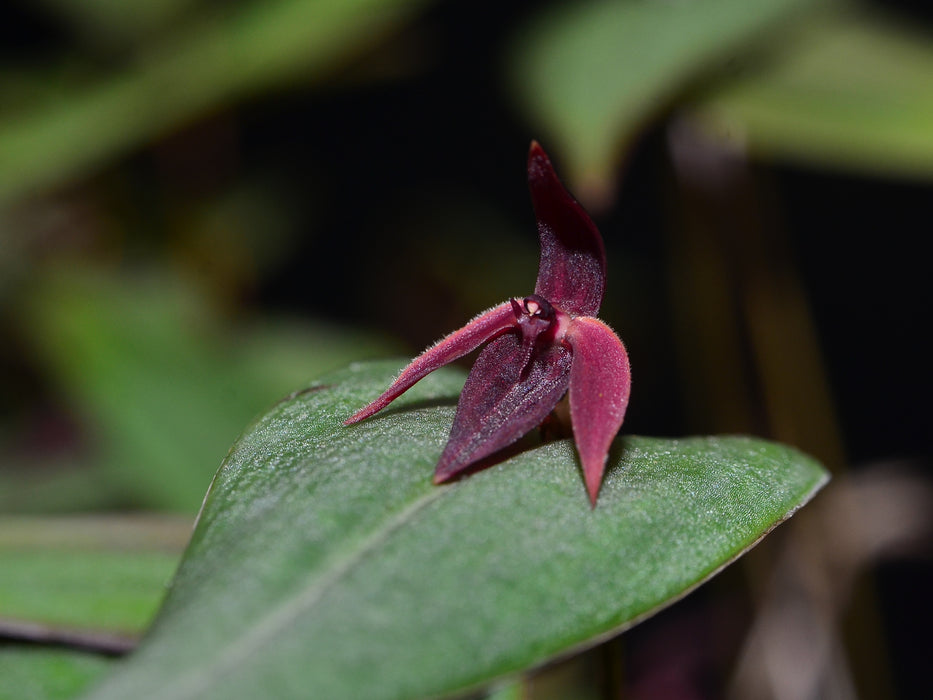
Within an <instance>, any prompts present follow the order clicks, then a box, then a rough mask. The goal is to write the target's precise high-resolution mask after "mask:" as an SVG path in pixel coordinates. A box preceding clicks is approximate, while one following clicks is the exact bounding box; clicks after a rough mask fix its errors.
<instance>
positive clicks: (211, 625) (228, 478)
mask: <svg viewBox="0 0 933 700" xmlns="http://www.w3.org/2000/svg"><path fill="white" fill-rule="evenodd" d="M397 369H398V364H387V363H379V364H366V365H354V366H351V367H350V368H349V369H347V370H344V371H340V372H337V373H334V374H331V375H329V376H326V377H324V378H323V379H322V380H321V381H320V382H318V383H316V384H314V385H312V386H311V387H309V388H307V389H306V390H304V391H302V392H298V393H297V394H295V395H294V396H293V397H291V398H289V399H287V400H285V401H282V402H281V403H279V404H278V405H277V406H275V407H274V408H273V410H272V411H270V412H269V413H268V414H267V415H265V416H264V417H263V418H261V419H260V420H259V421H258V422H257V423H255V424H254V425H253V426H252V427H251V428H250V429H249V430H248V431H247V432H246V433H245V434H244V435H243V437H242V438H241V439H240V440H239V441H238V442H237V443H236V444H235V445H234V446H233V448H232V450H231V451H230V453H229V455H228V457H227V459H226V461H225V463H224V465H223V467H222V468H221V469H220V470H219V471H218V473H217V475H216V476H215V478H214V481H213V483H212V485H211V488H210V490H209V492H208V495H207V498H206V500H205V504H204V507H203V509H202V512H201V515H200V519H199V522H198V525H197V528H196V530H195V533H194V535H193V538H192V542H191V544H190V546H189V549H188V551H187V552H186V555H185V558H184V561H183V563H182V565H181V567H180V569H179V573H178V575H177V577H176V578H175V580H174V582H173V584H172V587H171V592H170V594H169V596H168V598H167V600H166V603H165V605H164V606H163V608H162V611H161V613H160V615H159V617H158V618H157V620H156V622H155V624H154V626H153V628H152V630H151V631H150V633H149V635H147V637H146V638H145V639H144V641H143V643H142V644H141V646H140V648H139V649H138V650H137V652H136V653H135V654H134V655H133V656H131V657H130V659H129V660H128V661H127V662H126V664H125V665H123V666H121V668H120V669H119V670H118V671H117V672H116V673H115V674H114V675H113V676H112V677H110V678H108V679H107V680H106V681H105V682H104V683H103V684H102V686H101V687H99V688H98V689H97V692H95V693H94V694H93V695H92V696H91V697H93V698H97V699H98V700H102V699H104V698H120V699H121V700H123V699H124V698H126V697H133V698H135V699H138V700H143V699H154V698H165V699H168V698H171V699H172V700H184V699H185V698H224V699H225V700H229V699H231V698H250V699H252V698H257V697H269V696H274V697H276V698H304V697H320V698H329V699H331V700H334V699H337V698H367V699H370V700H376V699H378V698H416V697H424V696H432V697H433V696H436V695H444V694H448V693H452V692H458V691H462V690H464V689H467V688H471V687H476V686H478V685H485V684H487V683H489V682H490V681H492V680H493V679H496V678H498V677H502V676H506V675H509V674H512V673H514V672H516V671H518V670H520V669H523V668H527V667H529V666H533V665H536V664H540V663H542V662H543V661H545V660H547V659H549V658H552V657H554V656H555V655H558V654H565V653H567V652H568V651H569V650H573V649H579V648H582V647H584V646H587V645H590V644H594V643H596V642H597V641H599V640H601V639H604V638H605V637H606V636H608V635H611V634H614V633H616V632H618V631H619V630H621V629H624V628H625V627H627V626H629V625H631V624H634V622H636V621H638V620H639V619H642V618H643V617H644V616H646V615H649V614H650V613H652V612H654V611H656V610H657V609H659V608H660V607H663V606H664V605H667V604H669V603H670V602H672V601H673V600H675V599H677V598H678V597H680V596H682V595H684V594H685V593H686V592H687V591H689V590H690V589H691V588H693V587H694V586H697V585H699V584H700V583H701V582H702V581H704V580H705V579H707V578H708V577H710V576H712V575H713V574H715V573H716V572H717V571H718V570H719V569H720V568H721V567H723V566H725V565H726V564H728V563H729V562H730V561H732V560H733V559H734V558H735V557H737V556H739V555H740V554H741V553H742V552H744V551H745V550H746V549H748V548H749V547H751V546H752V545H754V544H755V542H757V541H758V539H759V538H761V537H762V536H764V535H765V534H766V533H767V532H768V531H769V530H770V529H771V528H773V527H774V526H776V525H777V524H778V523H780V522H781V521H782V520H784V519H785V518H787V517H788V516H789V515H790V514H792V513H793V512H794V510H795V509H796V508H798V507H800V506H801V505H802V504H803V503H805V502H806V501H807V500H808V499H809V498H810V497H811V496H812V495H813V493H814V492H815V491H816V490H817V489H818V488H819V487H820V486H821V485H822V484H823V483H824V482H825V480H826V478H827V476H826V473H825V472H824V471H823V469H822V468H821V467H820V466H819V465H818V464H816V463H815V462H813V461H812V460H811V459H809V458H807V457H805V456H804V455H802V454H800V453H798V452H796V451H795V450H793V449H790V448H788V447H784V446H781V445H776V444H772V443H768V442H764V441H761V440H755V439H750V438H744V437H731V438H691V439H683V440H663V439H652V438H638V437H625V438H621V439H619V440H618V441H617V444H616V447H615V449H614V450H613V452H612V455H611V463H610V465H609V469H608V471H607V476H606V481H605V484H604V487H603V490H602V492H601V494H600V497H599V503H598V505H597V507H596V508H595V509H591V508H590V505H589V501H588V499H587V496H586V492H585V489H584V487H583V482H582V479H581V475H580V471H579V467H578V465H577V461H576V458H575V453H574V449H573V446H572V443H571V442H570V441H569V440H562V441H558V442H552V443H549V444H544V445H538V446H537V447H534V448H533V449H527V450H526V451H524V452H522V453H520V454H517V455H515V456H514V457H513V458H511V459H509V460H508V461H506V462H503V463H501V464H499V465H496V466H494V467H491V468H489V469H487V470H485V471H482V472H479V473H477V474H474V475H473V476H471V477H469V478H466V479H464V480H462V481H460V482H457V483H454V484H449V485H445V486H433V485H432V484H431V476H432V473H433V468H434V463H435V460H436V459H437V457H438V456H439V454H440V451H441V449H442V447H443V444H444V442H445V440H446V436H447V431H448V429H449V427H450V422H451V420H452V415H453V404H454V403H455V400H456V396H457V392H458V390H459V387H460V386H461V384H462V381H463V375H462V374H461V373H459V372H457V371H453V370H449V369H448V370H443V371H439V372H435V373H434V374H432V375H430V376H429V377H427V378H426V379H424V380H423V381H422V382H420V383H419V384H418V385H416V387H414V388H413V389H412V390H411V391H410V392H408V394H406V395H404V396H403V397H402V398H401V399H399V400H398V401H397V402H396V403H395V404H393V406H392V407H390V409H387V410H386V411H384V412H383V413H382V414H380V415H379V416H377V417H374V418H372V419H370V420H368V421H365V422H363V423H361V424H358V425H355V426H352V427H349V428H347V427H344V426H343V425H342V420H343V419H344V418H345V417H347V416H348V415H349V414H350V413H351V411H353V410H354V409H357V408H359V407H360V406H361V405H363V404H364V403H365V402H367V401H369V400H370V399H372V398H373V397H374V396H376V395H377V394H378V393H379V392H380V391H381V390H382V389H383V388H384V387H385V386H386V385H387V384H388V382H389V381H390V380H391V378H392V377H393V376H394V373H395V372H396V371H397Z"/></svg>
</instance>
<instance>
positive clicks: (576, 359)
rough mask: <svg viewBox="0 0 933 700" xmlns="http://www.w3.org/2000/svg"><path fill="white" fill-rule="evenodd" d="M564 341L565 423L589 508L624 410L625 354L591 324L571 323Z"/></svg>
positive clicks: (627, 386) (605, 329)
mask: <svg viewBox="0 0 933 700" xmlns="http://www.w3.org/2000/svg"><path fill="white" fill-rule="evenodd" d="M565 338H566V340H567V341H568V342H569V343H570V346H571V348H572V349H573V361H572V364H571V367H570V422H571V424H572V425H573V438H574V441H575V442H576V444H577V453H578V454H579V455H580V463H581V465H582V466H583V478H584V480H585V481H586V490H587V493H588V494H589V496H590V502H591V503H592V504H593V505H594V506H595V505H596V497H597V495H599V487H600V485H601V484H602V480H603V470H604V469H605V468H606V459H607V458H608V456H609V447H610V445H611V444H612V440H613V438H615V436H616V433H618V432H619V428H620V427H621V426H622V421H623V419H624V418H625V409H626V407H627V406H628V398H629V393H630V391H631V385H632V379H631V371H630V369H629V362H628V353H626V352H625V346H624V345H623V344H622V341H621V340H619V337H618V336H617V335H616V334H615V333H614V332H613V331H612V329H611V328H610V327H609V326H607V325H606V324H605V323H603V322H602V321H600V320H599V319H596V318H588V317H578V318H575V319H573V320H572V321H571V322H570V327H569V328H568V329H567V335H566V336H565Z"/></svg>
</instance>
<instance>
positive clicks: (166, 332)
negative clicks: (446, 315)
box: [21, 270, 385, 511]
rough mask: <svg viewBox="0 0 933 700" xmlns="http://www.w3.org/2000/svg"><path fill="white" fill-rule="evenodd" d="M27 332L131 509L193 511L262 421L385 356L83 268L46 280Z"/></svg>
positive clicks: (323, 332) (325, 329)
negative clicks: (324, 379)
mask: <svg viewBox="0 0 933 700" xmlns="http://www.w3.org/2000/svg"><path fill="white" fill-rule="evenodd" d="M21 323H22V324H23V325H24V326H25V328H26V330H27V333H28V335H29V336H30V337H31V338H32V339H33V341H34V345H35V347H36V350H37V353H38V356H39V358H40V361H44V362H46V363H48V365H49V367H50V368H51V370H52V372H53V374H54V376H56V377H57V378H58V379H59V381H60V382H61V383H62V384H63V386H64V387H65V390H66V391H67V392H68V393H69V394H70V396H71V399H72V401H73V403H74V405H75V407H76V408H78V409H80V410H82V411H85V412H87V414H88V417H89V421H88V422H89V423H90V425H89V427H90V428H91V429H92V430H93V435H92V437H94V438H96V440H95V443H96V447H97V448H98V451H99V454H100V458H101V460H100V461H101V465H102V467H103V469H104V470H105V475H106V479H107V480H108V481H109V482H110V483H111V484H112V485H113V486H114V487H115V488H116V489H117V490H119V491H122V492H123V493H124V494H126V496H127V498H128V499H129V500H130V501H132V502H135V503H137V504H140V505H144V506H148V507H153V508H168V509H174V510H185V511H193V510H194V509H195V508H197V506H198V504H200V502H201V496H202V494H203V492H204V486H205V484H207V482H208V481H209V480H210V477H211V474H213V472H214V471H215V470H216V468H217V465H218V464H219V462H220V460H221V458H222V457H223V455H224V454H225V453H226V451H227V449H228V447H229V446H230V444H231V443H232V442H233V441H234V439H235V438H236V436H237V434H238V433H239V432H240V430H242V428H243V426H244V425H246V424H247V423H248V422H249V421H250V420H251V419H252V417H253V416H255V415H256V414H257V413H259V412H260V411H262V410H263V409H264V408H265V407H267V406H268V405H270V404H271V403H272V402H274V401H276V400H277V399H279V398H280V397H281V396H282V395H283V394H285V393H286V392H288V391H289V390H290V389H291V388H293V387H295V386H300V385H301V384H302V383H303V382H306V381H307V380H308V379H309V378H310V377H313V376H316V375H318V374H320V373H321V372H322V371H326V370H328V369H333V368H334V367H336V366H339V365H342V364H345V363H346V362H347V361H349V360H352V359H361V358H364V357H368V356H372V355H375V354H378V353H380V352H381V351H384V349H385V345H384V344H383V343H381V342H379V341H376V340H374V339H373V338H372V337H370V336H366V335H364V334H361V333H355V332H351V331H348V330H345V329H340V328H336V327H331V326H327V325H325V324H312V323H304V324H301V325H299V324H297V323H295V322H294V321H292V322H284V321H283V322H279V323H275V322H272V321H269V322H266V323H265V324H263V325H262V326H254V327H252V328H250V327H241V328H229V327H225V326H224V324H222V323H221V322H220V319H219V318H217V317H215V316H214V315H213V313H212V312H211V310H210V309H209V308H207V307H206V306H205V305H204V304H203V302H202V301H200V300H199V297H198V296H197V294H196V293H195V292H194V290H192V289H190V288H188V287H186V286H184V285H182V284H180V283H178V282H173V281H172V280H171V279H168V278H166V277H157V276H154V277H149V278H147V277H145V276H144V275H138V276H137V277H136V278H130V277H121V276H112V275H107V274H104V273H93V272H90V271H83V272H82V271H79V270H72V271H68V272H64V271H61V272H59V273H58V274H51V275H49V276H47V277H43V278H41V279H38V280H36V285H35V289H34V292H33V293H32V296H31V298H30V299H29V300H28V301H27V303H26V304H25V305H24V307H23V309H22V314H21ZM95 479H97V480H99V477H95Z"/></svg>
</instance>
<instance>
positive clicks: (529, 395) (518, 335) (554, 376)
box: [346, 142, 631, 505]
mask: <svg viewBox="0 0 933 700" xmlns="http://www.w3.org/2000/svg"><path fill="white" fill-rule="evenodd" d="M528 184H529V187H530V189H531V201H532V203H533V205H534V210H535V216H536V217H537V219H538V235H539V237H540V239H541V263H540V266H539V268H538V281H537V284H536V285H535V291H534V294H532V295H530V296H527V297H525V298H523V299H521V300H518V299H510V300H509V301H507V302H505V303H503V304H500V305H499V306H496V307H494V308H492V309H489V310H488V311H485V312H483V313H482V314H480V315H479V316H477V317H476V318H474V319H473V320H472V321H470V322H469V323H468V324H467V325H466V326H464V327H463V328H461V329H460V330H458V331H455V332H454V333H451V334H450V335H448V336H447V337H446V338H444V339H442V340H441V341H439V342H438V343H436V344H435V345H433V346H432V347H430V348H428V349H427V350H425V351H424V352H423V353H422V354H421V355H419V356H418V357H416V358H415V359H414V360H413V361H412V362H411V364H409V365H408V366H407V367H406V368H405V369H404V370H402V373H401V374H400V375H399V376H398V379H396V380H395V382H394V383H393V384H392V385H391V386H390V387H389V388H388V389H386V391H385V393H383V394H382V395H381V396H380V397H379V398H377V399H376V400H375V401H373V402H372V403H371V404H369V405H368V406H365V407H364V408H362V409H360V410H359V411H357V412H356V413H354V414H353V415H352V416H350V418H348V419H347V420H346V425H350V424H352V423H356V422H358V421H361V420H363V419H365V418H368V417H369V416H371V415H373V414H374V413H376V412H377V411H380V410H382V409H383V408H385V407H386V406H387V405H388V404H389V403H390V402H392V401H393V400H394V399H395V398H396V397H398V396H399V395H400V394H402V393H403V392H405V391H406V390H407V389H409V388H410V387H411V386H412V385H413V384H414V383H415V382H417V381H418V380H419V379H421V378H422V377H424V376H425V375H426V374H428V373H429V372H433V371H434V370H435V369H437V368H439V367H441V366H443V365H446V364H447V363H449V362H453V361H454V360H456V359H458V358H460V357H463V356H464V355H466V354H468V353H470V352H472V351H473V350H475V349H476V348H478V347H480V346H481V345H483V344H484V343H489V345H487V346H486V348H485V349H484V350H483V351H482V352H481V353H480V354H479V357H478V358H477V359H476V363H475V364H474V365H473V369H472V370H470V374H469V376H468V377H467V380H466V384H464V387H463V392H462V393H461V394H460V401H459V403H458V404H457V412H456V415H455V416H454V423H453V426H452V427H451V429H450V438H449V439H448V441H447V446H446V447H445V448H444V452H443V453H442V454H441V457H440V460H439V461H438V463H437V469H436V471H435V473H434V482H435V483H442V482H444V481H448V480H450V479H452V478H454V477H455V476H457V475H458V474H461V473H462V472H464V471H465V470H467V469H468V468H469V467H470V466H471V465H473V464H475V463H476V462H478V461H479V460H481V459H483V458H485V457H488V456H489V455H491V454H493V453H494V452H497V451H498V450H500V449H502V448H503V447H506V446H507V445H509V444H511V443H513V442H515V441H516V440H518V439H519V438H520V437H522V436H523V435H525V434H526V433H527V432H529V431H530V430H531V429H532V428H534V427H535V426H537V425H539V424H540V423H541V422H542V421H543V420H544V419H545V418H546V417H547V415H548V414H549V413H550V412H551V411H552V410H553V409H554V407H555V406H556V405H557V403H558V401H560V400H561V398H562V397H563V396H564V394H565V393H567V392H568V390H569V393H570V421H571V425H572V426H573V435H574V441H575V442H576V445H577V452H578V453H579V455H580V463H581V464H582V466H583V475H584V480H585V481H586V490H587V493H588V494H589V497H590V502H591V503H592V504H593V505H595V504H596V496H597V494H598V493H599V487H600V484H601V483H602V477H603V470H604V469H605V465H606V459H607V457H608V454H609V446H610V444H611V443H612V440H613V438H614V437H615V435H616V433H617V432H618V431H619V428H620V427H621V425H622V419H623V418H624V417H625V408H626V406H627V405H628V397H629V389H630V385H631V375H630V372H629V363H628V355H627V354H626V352H625V347H624V346H623V345H622V341H621V340H619V338H618V336H616V334H615V333H613V331H612V329H611V328H609V326H607V325H606V324H605V323H603V322H602V321H600V320H599V319H597V318H595V315H596V312H597V311H599V305H600V304H601V303H602V299H603V289H604V287H605V280H606V253H605V250H604V249H603V241H602V237H601V236H600V235H599V231H598V230H597V228H596V226H595V224H593V221H592V219H590V217H589V215H588V214H587V213H586V212H585V211H584V210H583V207H581V206H580V204H579V203H578V202H577V201H576V200H575V199H574V198H573V197H572V196H571V195H570V193H569V192H567V190H566V189H564V186H563V185H562V184H561V182H560V180H559V179H558V178H557V175H556V173H555V172H554V168H553V167H552V166H551V161H550V160H549V159H548V157H547V154H546V153H545V152H544V149H542V148H541V146H540V145H538V143H537V142H532V144H531V150H530V152H529V154H528Z"/></svg>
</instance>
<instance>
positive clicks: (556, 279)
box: [528, 141, 606, 316]
mask: <svg viewBox="0 0 933 700" xmlns="http://www.w3.org/2000/svg"><path fill="white" fill-rule="evenodd" d="M528 187H529V189H530V190H531V201H532V204H533V205H534V210H535V216H536V217H537V219H538V235H539V237H540V239H541V262H540V265H539V267H538V281H537V284H536V285H535V294H540V295H541V296H543V297H544V298H545V299H547V300H548V301H550V302H551V303H552V304H554V305H556V306H558V307H560V308H561V309H562V310H563V311H565V312H567V313H569V314H572V315H580V316H595V315H596V312H598V311H599V306H600V304H601V303H602V300H603V290H604V288H605V285H606V251H605V248H604V247H603V239H602V236H601V235H600V233H599V230H598V229H597V228H596V224H594V223H593V220H592V219H591V218H590V216H589V214H587V213H586V211H585V210H584V209H583V207H582V206H580V204H579V203H578V202H577V200H575V199H574V198H573V196H571V194H570V193H569V192H568V191H567V190H566V189H565V188H564V186H563V185H562V184H561V182H560V180H559V179H558V177H557V173H555V172H554V168H553V166H552V165H551V161H550V159H549V158H548V156H547V153H545V152H544V149H543V148H541V146H540V145H539V144H538V142H537V141H532V143H531V150H530V151H529V153H528Z"/></svg>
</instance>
